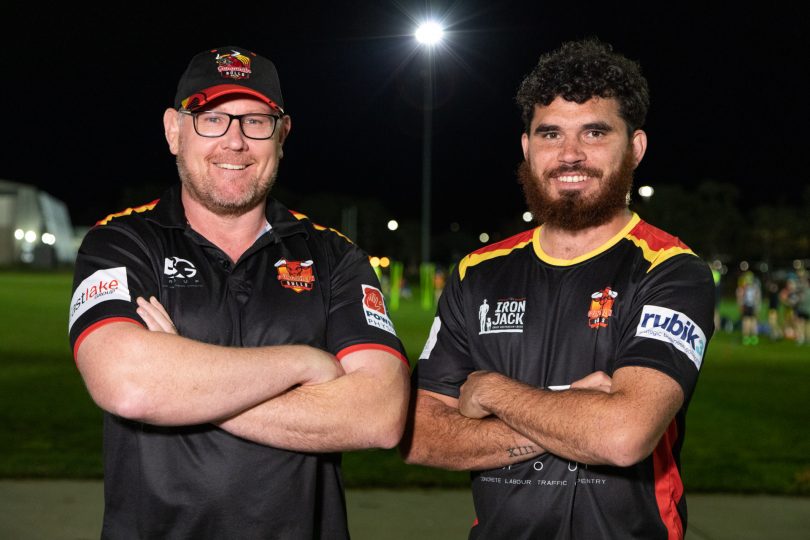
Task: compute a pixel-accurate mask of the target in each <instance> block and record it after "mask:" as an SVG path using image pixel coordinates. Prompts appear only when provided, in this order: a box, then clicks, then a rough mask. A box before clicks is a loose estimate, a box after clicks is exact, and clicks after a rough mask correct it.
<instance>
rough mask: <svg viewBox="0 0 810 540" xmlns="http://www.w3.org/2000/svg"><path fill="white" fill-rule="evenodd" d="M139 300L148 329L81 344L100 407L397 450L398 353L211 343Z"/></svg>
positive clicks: (289, 442)
mask: <svg viewBox="0 0 810 540" xmlns="http://www.w3.org/2000/svg"><path fill="white" fill-rule="evenodd" d="M138 305H139V309H138V313H139V315H141V317H142V318H143V319H144V321H145V322H146V323H147V327H148V329H144V328H142V327H140V326H138V325H136V324H130V323H127V322H114V323H110V324H107V325H104V326H102V327H100V328H98V329H96V330H94V331H93V332H92V333H90V334H89V335H88V336H87V337H86V339H85V340H84V341H83V342H82V344H81V346H80V347H79V350H78V351H77V355H76V363H77V365H78V368H79V371H80V372H81V374H82V377H83V378H84V381H85V384H86V385H87V388H88V390H89V392H90V395H91V396H92V397H93V399H94V400H95V401H96V403H97V404H98V405H99V406H100V407H101V408H103V409H105V410H107V411H109V412H111V413H113V414H116V415H119V416H122V417H124V418H129V419H132V420H138V421H141V422H146V423H150V424H156V425H192V424H201V423H208V422H210V423H214V424H217V425H218V426H219V427H221V428H222V429H224V430H226V431H228V432H230V433H232V434H234V435H237V436H239V437H243V438H246V439H249V440H252V441H254V442H258V443H260V444H266V445H272V446H276V447H278V448H284V449H287V450H294V451H309V452H332V451H339V450H354V449H361V448H372V447H374V448H376V447H382V448H391V447H393V446H395V445H396V444H397V442H398V441H399V439H400V437H401V435H402V430H403V426H404V423H405V416H406V409H407V395H408V370H407V368H406V367H405V365H404V364H403V362H402V361H400V360H399V359H398V358H396V357H395V356H394V355H392V354H390V353H387V352H385V351H381V350H361V351H356V352H353V353H350V354H348V355H346V356H345V357H344V358H343V359H342V361H341V362H338V361H337V360H336V359H335V357H334V356H332V355H331V354H329V353H327V352H325V351H322V350H319V349H316V348H313V347H308V346H304V345H283V346H273V347H257V348H234V347H221V346H217V345H210V344H205V343H201V342H198V341H194V340H191V339H187V338H184V337H182V336H178V335H176V331H175V330H174V326H173V325H172V322H171V320H170V319H169V317H168V315H167V314H166V312H165V310H163V308H162V306H160V304H159V303H158V302H157V301H156V300H154V301H153V302H151V303H150V302H146V301H144V300H143V299H139V300H138Z"/></svg>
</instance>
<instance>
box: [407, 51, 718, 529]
mask: <svg viewBox="0 0 810 540" xmlns="http://www.w3.org/2000/svg"><path fill="white" fill-rule="evenodd" d="M517 102H518V104H519V105H520V107H521V108H522V112H523V120H524V124H525V132H524V133H523V135H522V138H521V143H522V146H523V155H524V157H525V161H524V162H523V163H522V164H521V166H520V168H519V172H518V176H519V180H520V182H521V184H522V186H523V190H524V193H525V195H526V201H527V203H528V206H529V209H530V210H531V211H532V213H533V215H534V216H535V217H536V219H537V220H538V222H539V223H541V226H539V227H537V228H535V229H532V230H529V231H526V232H524V233H521V234H518V235H516V236H514V237H512V238H509V239H507V240H504V241H502V242H498V243H496V244H493V245H490V246H487V247H484V248H482V249H479V250H477V251H475V252H473V253H471V254H469V255H468V256H466V257H465V258H464V259H462V261H461V262H460V263H459V264H458V266H457V269H456V270H455V272H454V274H453V277H452V279H450V280H449V282H448V285H447V286H446V287H445V289H444V293H443V295H442V297H441V300H440V302H439V308H438V313H437V316H436V318H435V320H434V323H433V327H432V330H431V332H430V336H429V337H428V341H427V343H426V345H425V348H424V351H423V352H422V355H421V358H420V361H419V364H418V365H417V368H416V371H415V373H414V386H415V387H418V390H417V392H416V396H415V403H414V405H413V415H412V417H411V418H410V420H409V426H408V429H407V430H406V437H405V438H404V440H403V443H402V446H401V451H402V453H403V456H404V458H405V459H406V461H407V462H409V463H417V464H423V465H429V466H434V467H441V468H446V469H454V470H469V471H471V479H472V491H473V500H474V504H475V511H476V515H477V519H476V522H475V523H474V525H473V527H472V529H471V531H470V538H475V539H477V538H487V539H491V538H509V539H521V538H525V539H534V538H555V539H571V538H580V539H591V538H622V539H627V538H644V539H651V538H660V539H675V538H683V535H684V530H685V528H686V501H685V498H684V494H683V484H682V482H681V477H680V459H679V455H680V450H681V445H682V444H683V437H684V428H685V416H686V410H687V405H688V403H689V400H690V398H691V397H692V393H693V390H694V388H695V383H696V381H697V376H698V372H699V370H700V366H701V363H702V361H703V356H704V353H705V350H706V345H707V342H708V340H709V338H710V337H711V334H712V331H713V325H712V316H713V282H712V277H711V273H710V272H709V269H708V266H707V265H706V264H704V263H703V262H702V261H701V260H700V259H699V258H698V257H696V256H695V254H694V253H693V252H692V251H690V250H689V248H687V247H686V246H685V245H684V244H683V243H681V242H680V241H679V240H678V239H677V238H675V237H673V236H671V235H669V234H667V233H665V232H663V231H661V230H659V229H656V228H655V227H653V226H651V225H649V224H647V223H645V222H644V221H642V220H641V219H640V218H639V216H638V215H636V214H635V213H633V212H631V211H630V210H629V209H628V201H629V192H630V188H631V184H632V176H633V171H634V169H635V168H636V167H637V166H638V164H639V163H640V162H641V159H642V158H643V156H644V152H645V150H646V147H647V136H646V134H645V133H644V131H642V130H641V129H640V128H641V126H642V125H643V123H644V119H645V116H646V112H647V108H648V103H649V98H648V89H647V83H646V81H645V79H644V78H643V77H642V75H641V73H640V70H639V68H638V66H637V65H636V64H635V63H634V62H632V61H630V60H628V59H627V58H625V57H623V56H621V55H619V54H616V53H614V52H613V51H612V48H611V47H610V46H608V45H606V44H602V43H600V42H598V41H596V40H587V41H582V42H573V43H566V44H564V45H563V46H562V47H561V48H560V49H559V50H557V51H554V52H552V53H550V54H547V55H544V56H542V57H541V58H540V61H539V63H538V64H537V66H536V67H535V69H534V70H533V71H532V72H531V73H530V74H529V75H528V76H527V77H526V79H525V80H524V81H523V83H522V84H521V86H520V90H519V92H518V95H517ZM484 303H488V304H489V306H491V307H490V309H489V311H488V314H487V315H486V317H487V321H486V322H487V324H486V325H484V324H483V323H484V321H479V308H480V306H481V305H483V304H484Z"/></svg>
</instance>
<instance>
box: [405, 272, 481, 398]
mask: <svg viewBox="0 0 810 540" xmlns="http://www.w3.org/2000/svg"><path fill="white" fill-rule="evenodd" d="M475 369H476V368H475V366H474V365H473V362H472V358H471V356H470V352H469V342H468V339H467V331H466V329H465V323H464V298H463V288H462V282H461V279H460V278H459V273H458V268H456V269H455V270H454V271H453V273H452V275H451V276H450V279H449V280H448V282H447V285H446V286H445V288H444V291H443V292H442V296H441V298H440V299H439V308H438V310H437V313H436V318H435V319H434V320H433V326H432V327H431V329H430V335H429V336H428V339H427V343H425V347H424V350H423V351H422V354H421V355H420V357H419V363H418V364H417V366H416V369H415V371H414V382H415V385H416V386H417V387H418V388H420V389H423V390H430V391H431V392H436V393H439V394H445V395H448V396H452V397H458V395H459V388H461V385H462V384H464V381H466V380H467V376H468V375H469V374H470V373H472V372H473V371H475Z"/></svg>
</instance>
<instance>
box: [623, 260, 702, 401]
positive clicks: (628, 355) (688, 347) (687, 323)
mask: <svg viewBox="0 0 810 540" xmlns="http://www.w3.org/2000/svg"><path fill="white" fill-rule="evenodd" d="M627 320H628V322H629V324H628V325H627V326H626V327H625V328H624V331H623V335H622V338H621V341H620V344H619V347H618V355H617V357H616V360H615V364H614V367H615V369H619V368H621V367H625V366H644V367H650V368H653V369H657V370H659V371H661V372H663V373H666V374H667V375H669V376H670V377H672V378H673V379H675V381H677V382H678V384H680V385H681V388H682V389H683V392H684V396H685V401H686V402H688V401H689V399H690V397H691V395H692V392H693V390H694V387H695V384H696V382H697V377H698V373H699V371H700V367H701V365H702V363H703V358H704V356H705V353H706V346H707V345H708V342H709V339H711V336H712V334H713V332H714V281H713V279H712V275H711V272H710V270H709V267H708V266H707V265H706V264H705V263H704V262H703V261H701V260H700V259H699V258H697V257H695V256H692V255H683V256H679V257H675V258H673V259H671V260H669V261H667V262H666V263H664V264H662V265H660V266H657V267H655V268H654V269H653V270H652V272H650V273H648V274H647V276H646V277H645V278H644V281H643V282H642V284H641V286H640V289H639V292H638V294H637V295H636V297H635V300H634V302H633V304H632V308H631V312H630V316H629V317H628V319H627Z"/></svg>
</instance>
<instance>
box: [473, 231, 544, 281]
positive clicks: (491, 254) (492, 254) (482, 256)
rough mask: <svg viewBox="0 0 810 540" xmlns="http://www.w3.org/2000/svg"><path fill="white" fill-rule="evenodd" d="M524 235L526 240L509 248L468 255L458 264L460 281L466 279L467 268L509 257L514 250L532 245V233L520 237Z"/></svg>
mask: <svg viewBox="0 0 810 540" xmlns="http://www.w3.org/2000/svg"><path fill="white" fill-rule="evenodd" d="M524 235H525V239H524V240H520V241H518V242H517V243H515V244H512V245H509V246H508V247H502V248H496V249H492V250H490V251H484V252H479V251H474V252H473V253H470V254H469V255H467V256H466V257H464V258H463V259H461V262H459V263H458V276H459V279H462V280H463V279H464V276H465V275H466V274H467V268H469V267H471V266H475V265H476V264H480V263H482V262H484V261H488V260H490V259H494V258H496V257H503V256H504V255H509V254H510V253H512V252H513V251H514V250H516V249H521V248H522V247H525V246H526V245H527V244H530V243H531V241H532V237H531V231H529V234H528V235H526V233H524V234H523V235H519V236H524ZM497 245H498V244H495V246H497Z"/></svg>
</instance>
